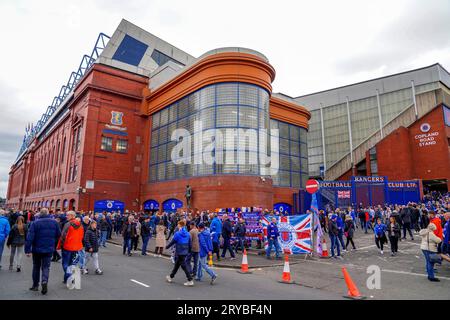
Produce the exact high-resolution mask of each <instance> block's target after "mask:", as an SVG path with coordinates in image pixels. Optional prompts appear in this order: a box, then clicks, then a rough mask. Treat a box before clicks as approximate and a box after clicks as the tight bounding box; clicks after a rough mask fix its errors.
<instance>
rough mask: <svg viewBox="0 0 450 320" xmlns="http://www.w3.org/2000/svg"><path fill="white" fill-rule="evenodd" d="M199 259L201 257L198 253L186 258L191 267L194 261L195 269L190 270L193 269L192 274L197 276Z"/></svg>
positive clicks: (190, 254) (192, 253)
mask: <svg viewBox="0 0 450 320" xmlns="http://www.w3.org/2000/svg"><path fill="white" fill-rule="evenodd" d="M198 257H199V253H198V252H191V253H189V254H188V255H187V257H186V261H187V264H188V266H189V267H191V259H193V260H194V267H193V268H190V269H191V271H192V272H191V273H192V274H194V275H196V274H197V270H198Z"/></svg>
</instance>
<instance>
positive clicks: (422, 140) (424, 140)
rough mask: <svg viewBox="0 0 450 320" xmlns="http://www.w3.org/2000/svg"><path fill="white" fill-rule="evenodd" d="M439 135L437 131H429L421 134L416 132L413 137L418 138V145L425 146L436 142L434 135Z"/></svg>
mask: <svg viewBox="0 0 450 320" xmlns="http://www.w3.org/2000/svg"><path fill="white" fill-rule="evenodd" d="M437 136H439V132H438V131H435V132H430V133H423V134H416V135H415V136H414V138H415V139H416V140H418V142H419V147H426V146H432V145H435V144H436V140H435V139H436V137H437Z"/></svg>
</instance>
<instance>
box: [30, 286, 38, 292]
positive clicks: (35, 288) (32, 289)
mask: <svg viewBox="0 0 450 320" xmlns="http://www.w3.org/2000/svg"><path fill="white" fill-rule="evenodd" d="M30 290H31V291H38V290H39V288H38V287H34V286H33V287H31V288H30Z"/></svg>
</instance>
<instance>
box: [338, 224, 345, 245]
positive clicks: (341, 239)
mask: <svg viewBox="0 0 450 320" xmlns="http://www.w3.org/2000/svg"><path fill="white" fill-rule="evenodd" d="M338 240H339V242H340V243H341V246H342V249H344V248H346V246H345V245H344V231H342V229H339V232H338Z"/></svg>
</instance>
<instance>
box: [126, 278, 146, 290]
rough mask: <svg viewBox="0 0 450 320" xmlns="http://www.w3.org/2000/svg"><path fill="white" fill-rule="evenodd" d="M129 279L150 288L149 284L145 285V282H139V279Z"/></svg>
mask: <svg viewBox="0 0 450 320" xmlns="http://www.w3.org/2000/svg"><path fill="white" fill-rule="evenodd" d="M130 280H131V281H132V282H134V283H137V284H140V285H141V286H143V287H146V288H150V286H149V285H147V284H145V283H142V282H139V281H137V280H134V279H130Z"/></svg>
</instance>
